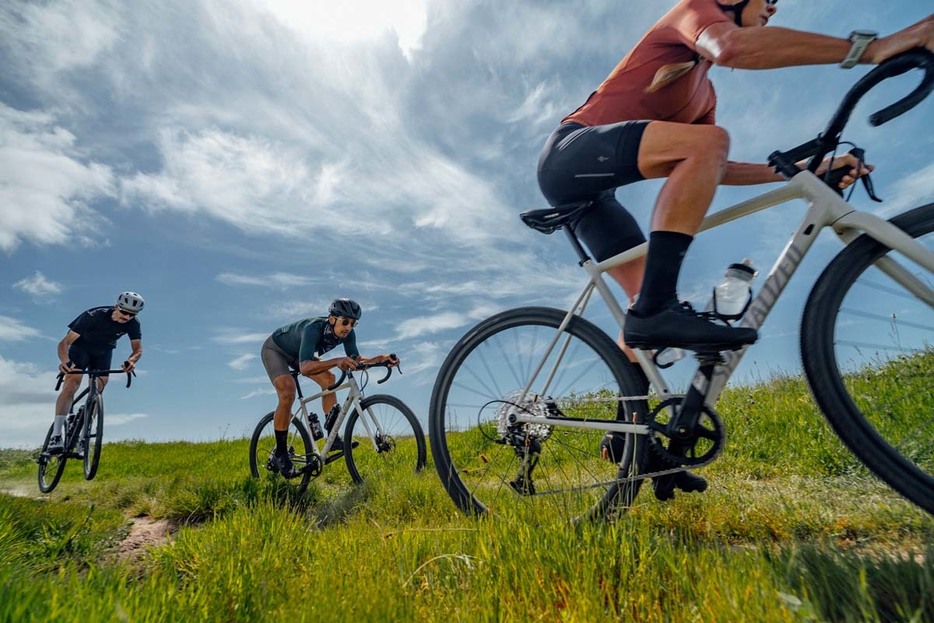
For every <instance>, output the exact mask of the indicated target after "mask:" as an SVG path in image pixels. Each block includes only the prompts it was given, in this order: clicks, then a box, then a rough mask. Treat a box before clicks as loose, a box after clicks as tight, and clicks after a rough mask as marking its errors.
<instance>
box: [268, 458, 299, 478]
mask: <svg viewBox="0 0 934 623" xmlns="http://www.w3.org/2000/svg"><path fill="white" fill-rule="evenodd" d="M272 462H273V464H274V465H275V468H276V469H277V470H278V471H279V473H280V474H282V475H283V476H285V477H286V478H291V477H292V476H294V475H295V474H294V473H293V472H294V469H295V466H294V465H292V457H290V456H289V455H288V453H284V454H279V453H278V452H276V453H275V454H274V455H273V457H272Z"/></svg>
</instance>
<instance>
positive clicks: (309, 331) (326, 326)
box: [272, 318, 360, 363]
mask: <svg viewBox="0 0 934 623" xmlns="http://www.w3.org/2000/svg"><path fill="white" fill-rule="evenodd" d="M272 341H273V342H275V343H276V346H278V347H279V348H281V349H282V351H283V352H284V353H285V354H287V355H288V356H289V357H294V358H295V359H296V360H297V361H298V362H299V363H301V362H302V361H315V360H317V359H318V357H320V356H321V355H323V354H324V353H326V352H328V351H329V350H331V349H332V348H334V347H335V346H337V345H338V344H343V345H344V352H345V353H347V356H348V357H359V356H360V351H358V350H357V336H356V333H354V329H351V330H350V333H348V334H347V337H345V338H344V339H340V338H339V337H337V336H336V335H335V334H334V328H333V327H332V326H331V325H330V323H328V319H327V318H305V319H304V320H299V321H297V322H293V323H292V324H289V325H286V326H284V327H279V328H278V329H276V330H275V331H273V332H272Z"/></svg>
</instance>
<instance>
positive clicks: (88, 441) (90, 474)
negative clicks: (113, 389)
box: [78, 395, 104, 480]
mask: <svg viewBox="0 0 934 623" xmlns="http://www.w3.org/2000/svg"><path fill="white" fill-rule="evenodd" d="M84 416H85V418H84V429H83V432H84V433H85V434H84V439H83V442H84V445H85V446H86V447H84V448H80V447H79V448H78V452H79V453H81V454H84V479H85V480H91V479H92V478H94V476H96V475H97V465H98V463H100V460H101V441H102V440H103V438H104V401H103V400H102V399H101V397H100V395H97V396H95V397H94V400H88V402H87V404H86V406H85V409H84ZM79 439H80V438H79ZM79 443H81V441H79Z"/></svg>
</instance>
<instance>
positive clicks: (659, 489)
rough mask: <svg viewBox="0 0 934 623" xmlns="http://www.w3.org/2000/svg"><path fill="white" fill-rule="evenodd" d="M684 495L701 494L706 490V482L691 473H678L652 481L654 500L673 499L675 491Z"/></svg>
mask: <svg viewBox="0 0 934 623" xmlns="http://www.w3.org/2000/svg"><path fill="white" fill-rule="evenodd" d="M676 488H677V489H681V490H682V491H684V492H685V493H693V492H695V491H696V492H697V493H701V492H703V491H706V490H707V481H706V480H705V479H703V478H701V477H700V476H698V475H697V474H692V473H691V472H678V473H677V474H669V475H667V476H659V477H658V478H654V479H653V480H652V491H653V492H654V493H655V498H656V499H658V500H661V501H662V502H664V501H666V500H670V499H672V498H673V497H675V489H676Z"/></svg>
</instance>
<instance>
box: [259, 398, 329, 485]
mask: <svg viewBox="0 0 934 623" xmlns="http://www.w3.org/2000/svg"><path fill="white" fill-rule="evenodd" d="M273 415H274V414H273V412H269V413H267V414H266V415H264V416H263V417H262V419H261V420H260V421H259V423H258V424H257V425H256V429H255V430H254V431H253V436H252V437H250V474H252V475H253V478H259V477H260V474H267V475H268V476H270V477H272V478H275V477H276V476H278V475H279V472H278V471H277V470H276V468H275V467H274V465H273V461H272V455H273V453H274V452H275V450H276V435H275V432H274V429H273V423H272V418H273ZM286 443H287V444H288V448H289V456H291V457H292V463H293V464H294V466H295V472H296V473H297V475H296V476H294V477H292V478H286V479H285V482H286V483H288V485H289V486H290V487H293V488H294V489H295V492H296V494H298V495H301V494H302V493H304V492H305V489H307V488H308V483H309V482H310V481H311V476H312V469H313V467H314V466H315V465H318V461H317V456H316V455H315V454H314V452H313V451H312V448H311V437H309V436H308V431H307V430H305V425H304V424H302V421H301V420H299V419H298V418H297V417H293V418H292V423H291V425H290V426H289V434H288V441H287V442H286Z"/></svg>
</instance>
